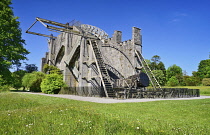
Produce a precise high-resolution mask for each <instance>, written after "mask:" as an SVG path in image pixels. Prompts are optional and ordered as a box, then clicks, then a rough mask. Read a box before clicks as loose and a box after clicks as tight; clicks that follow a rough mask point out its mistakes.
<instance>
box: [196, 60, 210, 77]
mask: <svg viewBox="0 0 210 135" xmlns="http://www.w3.org/2000/svg"><path fill="white" fill-rule="evenodd" d="M197 74H198V76H199V77H200V78H201V79H203V78H210V59H207V60H202V61H200V63H199V66H198V72H197Z"/></svg>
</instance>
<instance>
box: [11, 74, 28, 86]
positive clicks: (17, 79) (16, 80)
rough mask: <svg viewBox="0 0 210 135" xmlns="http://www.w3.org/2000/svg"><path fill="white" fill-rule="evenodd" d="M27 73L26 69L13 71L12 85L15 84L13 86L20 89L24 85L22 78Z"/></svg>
mask: <svg viewBox="0 0 210 135" xmlns="http://www.w3.org/2000/svg"><path fill="white" fill-rule="evenodd" d="M25 74H26V71H24V70H19V71H15V72H13V73H12V78H13V83H12V86H13V88H15V89H17V90H18V89H20V88H21V87H22V86H23V85H22V78H23V76H24V75H25Z"/></svg>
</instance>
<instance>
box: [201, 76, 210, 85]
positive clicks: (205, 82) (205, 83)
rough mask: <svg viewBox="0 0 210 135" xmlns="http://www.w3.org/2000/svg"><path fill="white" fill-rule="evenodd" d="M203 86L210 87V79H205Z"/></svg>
mask: <svg viewBox="0 0 210 135" xmlns="http://www.w3.org/2000/svg"><path fill="white" fill-rule="evenodd" d="M202 84H203V85H204V86H210V78H203V80H202Z"/></svg>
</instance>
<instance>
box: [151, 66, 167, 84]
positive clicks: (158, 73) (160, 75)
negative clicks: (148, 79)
mask: <svg viewBox="0 0 210 135" xmlns="http://www.w3.org/2000/svg"><path fill="white" fill-rule="evenodd" d="M152 73H153V74H154V76H155V78H156V79H157V81H158V82H159V84H160V85H161V86H164V85H165V82H166V80H165V75H164V73H163V71H162V70H153V71H152Z"/></svg>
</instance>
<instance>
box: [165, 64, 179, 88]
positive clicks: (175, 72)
mask: <svg viewBox="0 0 210 135" xmlns="http://www.w3.org/2000/svg"><path fill="white" fill-rule="evenodd" d="M173 76H174V77H176V79H177V80H178V82H179V85H183V74H182V68H181V67H179V66H177V65H176V64H174V65H172V66H170V67H169V68H168V69H167V70H166V80H167V81H169V79H170V78H171V77H173Z"/></svg>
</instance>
